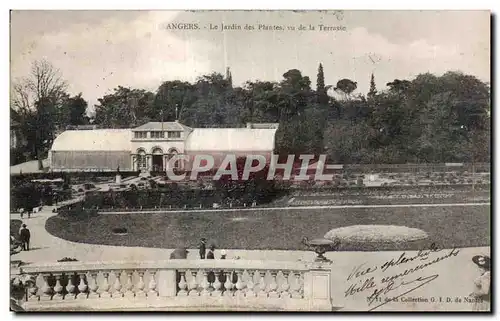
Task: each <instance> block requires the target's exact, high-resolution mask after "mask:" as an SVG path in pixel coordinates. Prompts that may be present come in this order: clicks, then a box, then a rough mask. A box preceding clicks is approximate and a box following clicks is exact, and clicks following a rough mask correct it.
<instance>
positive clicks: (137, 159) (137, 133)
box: [49, 121, 278, 172]
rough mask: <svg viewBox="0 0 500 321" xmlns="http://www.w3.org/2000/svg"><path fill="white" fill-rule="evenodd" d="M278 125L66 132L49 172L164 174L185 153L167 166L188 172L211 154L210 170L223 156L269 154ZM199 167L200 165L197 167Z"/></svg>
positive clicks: (156, 125) (163, 125)
mask: <svg viewBox="0 0 500 321" xmlns="http://www.w3.org/2000/svg"><path fill="white" fill-rule="evenodd" d="M277 129H278V124H253V123H248V124H247V126H246V127H243V128H191V127H188V126H185V125H183V124H181V123H179V122H178V121H175V122H149V123H146V124H144V125H142V126H139V127H135V128H128V129H90V130H66V131H64V132H63V133H61V134H60V135H59V136H57V138H56V139H55V140H54V143H53V144H52V148H51V150H50V152H49V162H50V168H51V170H52V171H55V172H57V171H115V170H116V169H117V168H118V167H119V168H120V170H122V171H166V170H167V166H169V165H168V160H169V159H170V158H171V157H172V156H174V155H176V154H181V155H185V156H184V160H182V161H177V162H175V163H174V164H173V165H172V166H173V167H175V168H178V169H184V170H190V168H191V165H192V161H193V159H194V156H196V155H211V156H212V157H213V158H214V160H215V164H214V166H217V165H218V164H220V162H221V161H222V160H223V159H224V158H225V156H226V155H228V154H233V155H236V157H237V158H238V157H245V156H247V155H250V154H253V155H263V156H265V157H266V159H268V160H269V159H270V156H271V155H272V153H273V151H274V144H275V134H276V131H277ZM202 165H203V164H202Z"/></svg>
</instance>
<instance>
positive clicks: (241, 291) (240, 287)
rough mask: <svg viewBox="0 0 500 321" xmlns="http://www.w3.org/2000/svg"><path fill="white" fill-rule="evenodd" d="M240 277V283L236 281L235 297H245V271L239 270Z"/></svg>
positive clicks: (237, 273)
mask: <svg viewBox="0 0 500 321" xmlns="http://www.w3.org/2000/svg"><path fill="white" fill-rule="evenodd" d="M236 275H237V276H238V281H236V292H235V293H234V295H235V296H245V282H243V271H241V270H238V271H237V272H236Z"/></svg>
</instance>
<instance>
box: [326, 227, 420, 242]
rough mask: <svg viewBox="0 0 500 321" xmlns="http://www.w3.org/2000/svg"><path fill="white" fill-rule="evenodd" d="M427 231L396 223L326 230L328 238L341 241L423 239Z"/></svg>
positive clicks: (408, 240)
mask: <svg viewBox="0 0 500 321" xmlns="http://www.w3.org/2000/svg"><path fill="white" fill-rule="evenodd" d="M427 237H428V235H427V233H426V232H424V231H422V230H419V229H416V228H410V227H406V226H397V225H352V226H346V227H340V228H336V229H333V230H330V231H329V232H327V233H326V234H325V236H324V238H325V239H328V240H336V239H338V240H340V241H341V242H368V243H370V242H395V243H397V242H411V241H419V240H424V239H426V238H427Z"/></svg>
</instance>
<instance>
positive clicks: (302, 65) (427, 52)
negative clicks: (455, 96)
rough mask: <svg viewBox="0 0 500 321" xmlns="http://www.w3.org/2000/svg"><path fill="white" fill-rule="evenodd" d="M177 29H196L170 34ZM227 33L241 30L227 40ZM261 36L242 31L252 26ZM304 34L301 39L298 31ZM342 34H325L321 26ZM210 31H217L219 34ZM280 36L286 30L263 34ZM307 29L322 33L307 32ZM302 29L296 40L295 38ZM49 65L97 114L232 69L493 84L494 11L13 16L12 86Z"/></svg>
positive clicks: (251, 76)
mask: <svg viewBox="0 0 500 321" xmlns="http://www.w3.org/2000/svg"><path fill="white" fill-rule="evenodd" d="M172 23H175V24H178V23H183V24H192V25H194V24H196V25H197V26H198V29H196V30H193V29H188V30H186V29H182V30H179V29H174V30H173V29H169V28H168V27H169V26H171V24H172ZM221 24H224V25H226V26H228V25H233V24H237V25H240V26H241V28H242V29H241V30H224V31H221V30H220V29H221ZM247 24H248V25H251V26H254V28H256V29H254V30H244V26H245V25H247ZM301 24H302V25H304V26H305V27H306V30H299V28H298V27H299V25H301ZM320 24H321V25H324V26H330V27H336V28H337V29H340V30H320V28H319V25H320ZM211 25H212V27H213V26H217V27H218V29H217V30H215V29H212V30H210V29H211ZM259 25H265V26H267V28H269V27H271V28H272V27H273V26H280V27H281V28H282V29H283V30H274V31H273V30H257V28H258V26H259ZM309 25H311V26H314V30H309ZM287 26H294V27H295V30H288V28H287ZM42 58H43V59H47V60H48V61H49V62H51V63H52V64H53V65H54V66H55V67H56V68H58V69H59V70H60V71H61V73H62V76H63V78H64V79H66V80H67V82H68V84H69V87H68V91H69V92H70V93H71V94H78V93H80V92H81V93H82V94H83V97H84V98H85V99H86V100H87V101H88V102H89V106H90V107H91V110H92V109H93V108H92V106H93V105H94V104H96V103H97V99H98V98H100V97H102V96H103V95H105V94H107V93H111V92H112V91H113V88H115V87H117V86H119V85H121V86H130V87H134V88H141V89H147V90H151V91H156V89H157V88H158V87H159V85H160V84H161V82H162V81H166V80H174V79H179V80H185V81H190V82H193V81H195V80H196V78H197V77H199V76H201V75H204V74H208V73H212V72H220V73H224V72H225V70H226V67H230V69H231V73H232V77H233V83H234V85H236V86H240V85H242V84H243V83H245V82H246V81H248V80H252V81H254V80H267V81H280V80H282V79H283V74H284V73H285V72H286V71H287V70H289V69H299V70H300V71H301V72H302V74H303V75H305V76H309V77H310V78H311V81H312V85H313V86H315V83H316V74H317V70H318V64H319V63H322V64H323V68H324V72H325V83H326V84H327V85H335V84H336V82H337V81H338V80H340V79H343V78H349V79H351V80H353V81H356V82H357V84H358V89H357V91H356V92H355V93H363V94H366V93H367V92H368V89H369V81H370V75H371V73H374V75H375V81H376V84H377V88H378V89H384V87H385V84H386V83H387V82H390V81H392V80H394V79H396V78H398V79H411V78H413V77H415V76H416V75H418V74H420V73H424V72H431V73H434V74H437V75H441V74H443V73H444V72H446V71H450V70H452V71H462V72H464V73H467V74H471V75H474V76H476V77H478V78H479V79H481V80H483V81H486V82H489V81H490V13H489V12H488V11H343V12H336V11H329V12H327V11H322V12H318V11H310V12H303V11H300V12H292V11H181V12H176V11H12V12H11V80H12V81H15V80H16V79H18V78H19V77H23V76H26V75H28V74H29V70H30V65H31V63H32V62H33V61H34V60H38V59H42Z"/></svg>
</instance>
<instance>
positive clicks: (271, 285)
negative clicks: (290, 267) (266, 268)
mask: <svg viewBox="0 0 500 321" xmlns="http://www.w3.org/2000/svg"><path fill="white" fill-rule="evenodd" d="M277 275H278V272H277V271H275V270H271V283H269V293H268V294H269V297H270V298H279V296H280V295H279V293H278V292H277V291H276V290H277V289H278V283H277V282H276V276H277Z"/></svg>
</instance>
